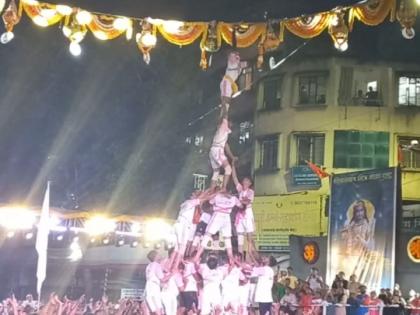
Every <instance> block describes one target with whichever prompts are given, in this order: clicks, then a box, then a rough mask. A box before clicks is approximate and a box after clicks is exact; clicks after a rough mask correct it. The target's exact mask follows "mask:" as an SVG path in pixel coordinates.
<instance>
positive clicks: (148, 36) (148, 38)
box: [139, 32, 157, 47]
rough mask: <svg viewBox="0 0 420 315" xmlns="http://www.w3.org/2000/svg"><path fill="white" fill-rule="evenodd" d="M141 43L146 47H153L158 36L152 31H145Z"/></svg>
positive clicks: (141, 36)
mask: <svg viewBox="0 0 420 315" xmlns="http://www.w3.org/2000/svg"><path fill="white" fill-rule="evenodd" d="M139 39H140V41H141V43H142V44H143V45H144V46H146V47H153V46H155V45H156V41H157V38H156V36H155V35H153V34H152V33H150V32H147V33H144V34H141V35H140V38H139Z"/></svg>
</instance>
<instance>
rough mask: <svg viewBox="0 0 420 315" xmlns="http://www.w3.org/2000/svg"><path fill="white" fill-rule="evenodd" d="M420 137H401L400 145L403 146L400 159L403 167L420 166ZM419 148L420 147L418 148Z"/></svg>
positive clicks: (399, 139)
mask: <svg viewBox="0 0 420 315" xmlns="http://www.w3.org/2000/svg"><path fill="white" fill-rule="evenodd" d="M419 143H420V137H417V138H416V137H399V138H398V145H399V146H400V148H401V156H400V157H399V159H401V160H402V161H399V162H400V163H401V166H402V167H406V168H420V146H419ZM417 148H418V149H417Z"/></svg>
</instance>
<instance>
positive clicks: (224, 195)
mask: <svg viewBox="0 0 420 315" xmlns="http://www.w3.org/2000/svg"><path fill="white" fill-rule="evenodd" d="M209 202H210V204H212V205H213V214H212V216H211V219H210V222H209V224H208V226H207V230H206V234H205V235H204V237H203V240H202V241H201V245H200V247H199V248H198V251H197V254H196V256H195V260H196V261H199V259H200V256H201V254H202V253H203V251H204V247H205V246H206V245H207V244H208V242H209V241H211V239H212V235H215V234H216V233H218V232H221V233H222V235H223V238H224V241H225V244H226V251H227V254H228V256H229V262H230V263H231V264H232V263H233V252H232V241H231V237H232V222H231V219H230V213H231V212H232V209H233V207H235V206H236V207H242V204H241V202H240V201H239V199H238V198H236V197H235V196H233V195H231V194H230V193H228V192H223V191H220V192H218V193H217V194H216V195H215V196H214V197H213V198H212V199H210V201H209Z"/></svg>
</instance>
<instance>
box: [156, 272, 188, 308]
mask: <svg viewBox="0 0 420 315" xmlns="http://www.w3.org/2000/svg"><path fill="white" fill-rule="evenodd" d="M183 285H184V283H183V279H182V275H181V274H180V273H178V272H176V273H174V274H173V275H172V276H171V277H170V278H169V280H168V281H167V282H166V283H164V284H163V287H162V295H161V296H162V303H163V307H164V309H165V314H166V315H176V314H177V310H178V300H177V299H178V295H179V289H180V288H182V287H183Z"/></svg>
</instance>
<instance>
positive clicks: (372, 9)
mask: <svg viewBox="0 0 420 315" xmlns="http://www.w3.org/2000/svg"><path fill="white" fill-rule="evenodd" d="M395 6H396V0H390V1H381V0H369V1H368V2H367V3H366V4H365V5H360V6H356V7H354V8H351V9H350V10H349V27H350V29H352V28H353V23H354V19H355V18H356V19H358V20H359V21H361V22H362V23H364V24H366V25H370V26H376V25H379V24H381V23H383V22H384V20H385V19H386V17H387V16H389V15H391V21H393V20H394V15H395Z"/></svg>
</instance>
